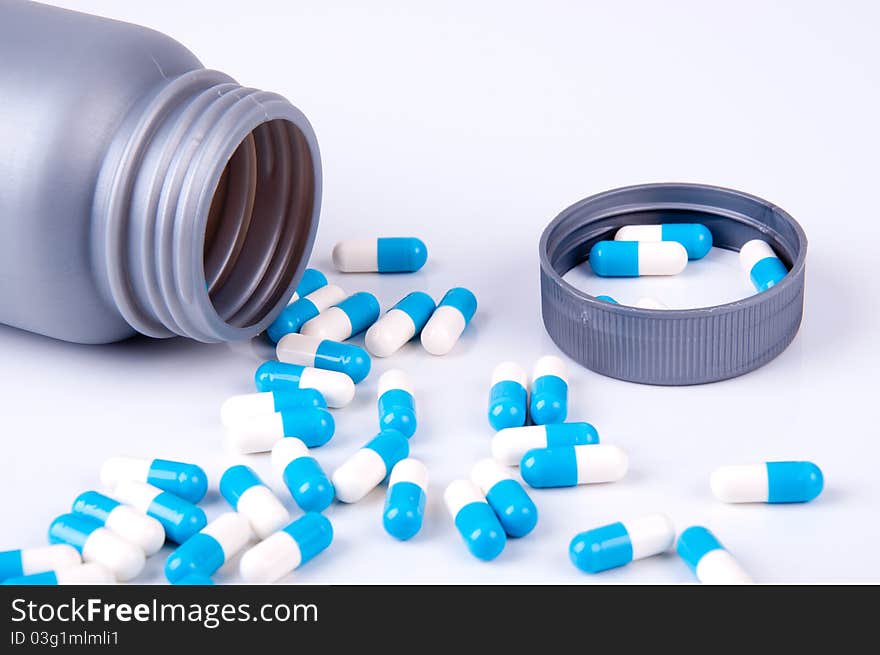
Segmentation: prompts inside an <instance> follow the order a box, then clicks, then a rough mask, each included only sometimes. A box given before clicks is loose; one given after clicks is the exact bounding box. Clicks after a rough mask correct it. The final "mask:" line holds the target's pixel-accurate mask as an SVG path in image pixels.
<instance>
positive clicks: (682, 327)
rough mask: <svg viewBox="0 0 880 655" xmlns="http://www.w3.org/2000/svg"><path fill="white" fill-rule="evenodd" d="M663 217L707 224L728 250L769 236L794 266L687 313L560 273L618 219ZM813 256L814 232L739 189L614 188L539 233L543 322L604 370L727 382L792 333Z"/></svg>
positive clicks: (677, 380)
mask: <svg viewBox="0 0 880 655" xmlns="http://www.w3.org/2000/svg"><path fill="white" fill-rule="evenodd" d="M658 223H702V224H704V225H705V226H706V227H708V228H709V230H711V232H712V237H713V240H714V245H715V246H716V247H720V248H725V249H727V250H734V251H738V250H739V249H740V246H742V245H743V244H744V243H745V242H747V241H749V240H751V239H763V240H765V241H767V242H768V243H769V244H770V245H771V246H772V247H773V249H774V250H775V251H776V254H777V255H778V256H779V258H780V259H781V260H782V261H783V262H784V263H785V265H786V266H787V267H788V269H789V273H788V275H786V276H785V278H784V279H783V280H782V281H781V282H780V283H778V284H777V285H775V286H773V287H771V288H770V289H769V290H767V291H765V292H763V293H759V294H756V295H754V296H750V297H748V298H744V299H742V300H738V301H736V302H732V303H727V304H724V305H717V306H713V307H701V308H698V309H686V310H655V309H640V308H637V307H629V306H626V305H615V304H612V303H607V302H603V301H601V300H597V299H596V298H595V297H594V296H591V295H589V294H587V293H585V292H583V291H580V290H579V289H576V288H575V287H573V286H571V285H570V284H568V283H567V282H565V281H564V280H563V279H562V276H563V275H565V273H567V272H568V271H569V270H571V269H572V268H574V267H575V266H576V265H578V264H580V263H581V262H583V261H585V260H586V259H587V258H588V255H589V252H590V248H591V247H592V246H593V244H594V243H596V242H597V241H601V240H602V239H609V238H613V234H614V232H615V231H616V230H617V228H619V227H620V226H622V225H639V224H642V225H645V224H658ZM806 255H807V237H806V235H805V234H804V231H803V229H801V227H800V225H798V224H797V222H796V221H795V220H794V219H793V218H792V217H791V216H789V215H788V214H787V213H786V212H785V211H783V210H782V209H780V208H779V207H776V206H775V205H772V204H771V203H769V202H767V201H765V200H761V199H760V198H756V197H755V196H751V195H748V194H746V193H742V192H740V191H734V190H731V189H724V188H720V187H712V186H707V185H702V184H679V183H664V184H641V185H637V186H631V187H624V188H622V189H615V190H612V191H606V192H605V193H600V194H598V195H595V196H591V197H589V198H587V199H586V200H582V201H580V202H579V203H577V204H575V205H572V206H571V207H569V208H568V209H566V210H565V211H563V212H562V213H561V214H559V216H557V217H556V218H555V219H553V221H552V222H551V223H550V224H549V225H548V226H547V228H546V229H545V230H544V234H543V235H542V236H541V244H540V257H541V303H542V313H543V317H544V326H545V327H546V329H547V333H548V334H549V335H550V337H551V338H552V339H553V341H555V342H556V345H557V346H559V348H560V349H561V350H562V351H563V352H565V353H566V354H567V355H569V356H570V357H571V358H573V359H574V360H575V361H577V362H579V363H581V364H583V365H584V366H586V367H587V368H589V369H591V370H593V371H596V372H597V373H601V374H602V375H607V376H609V377H613V378H617V379H620V380H628V381H630V382H640V383H644V384H661V385H685V384H702V383H706V382H716V381H718V380H725V379H727V378H732V377H735V376H737V375H742V374H743V373H748V372H749V371H752V370H754V369H756V368H758V367H759V366H762V365H763V364H766V363H767V362H769V361H770V360H771V359H773V358H774V357H776V356H777V355H778V354H779V353H781V352H782V351H783V350H784V349H785V348H786V346H788V344H789V343H791V341H792V339H794V336H795V334H797V331H798V328H799V327H800V323H801V317H802V315H803V303H804V264H805V260H806ZM744 275H747V273H744Z"/></svg>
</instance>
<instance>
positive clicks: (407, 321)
mask: <svg viewBox="0 0 880 655" xmlns="http://www.w3.org/2000/svg"><path fill="white" fill-rule="evenodd" d="M435 309H436V306H435V305H434V299H433V298H431V296H429V295H428V294H427V293H424V292H423V291H413V292H412V293H410V294H408V295H406V296H404V297H403V298H402V299H401V300H400V301H398V303H397V304H396V305H394V307H392V308H391V309H389V310H388V311H387V312H385V314H384V315H383V316H382V318H380V319H379V320H378V321H376V322H375V323H373V325H371V326H370V329H369V330H367V333H366V334H365V335H364V345H365V346H366V347H367V350H369V351H370V352H371V353H372V354H373V355H375V356H376V357H388V356H390V355H393V354H394V353H396V352H397V351H398V350H400V349H401V348H403V346H404V345H406V343H407V342H408V341H409V340H410V339H412V338H413V337H414V336H416V335H417V334H419V333H421V331H422V328H424V327H425V324H426V323H427V322H428V319H429V318H431V314H433V313H434V310H435Z"/></svg>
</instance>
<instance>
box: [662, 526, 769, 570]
mask: <svg viewBox="0 0 880 655" xmlns="http://www.w3.org/2000/svg"><path fill="white" fill-rule="evenodd" d="M675 549H676V550H677V551H678V554H679V556H680V557H681V558H682V559H683V560H684V561H685V563H686V564H687V565H688V566H689V567H690V568H691V570H692V571H693V572H694V575H696V576H697V580H699V581H700V582H702V583H703V584H718V585H735V584H752V579H751V577H750V576H749V574H748V573H746V572H745V571H744V570H743V568H742V566H740V564H739V562H737V561H736V560H735V559H734V557H733V555H731V554H730V553H729V552H727V551H726V550H725V549H724V546H722V545H721V542H720V541H718V539H717V538H716V537H715V535H714V534H712V533H711V532H709V530H707V529H706V528H704V527H703V526H701V525H693V526H691V527H689V528H688V529H687V530H685V531H684V532H682V533H681V535H679V537H678V544H676V547H675Z"/></svg>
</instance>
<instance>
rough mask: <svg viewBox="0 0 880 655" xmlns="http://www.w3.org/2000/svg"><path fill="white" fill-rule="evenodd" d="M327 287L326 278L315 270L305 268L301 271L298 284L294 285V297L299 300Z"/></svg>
mask: <svg viewBox="0 0 880 655" xmlns="http://www.w3.org/2000/svg"><path fill="white" fill-rule="evenodd" d="M326 286H327V276H326V275H324V274H323V273H322V272H321V271H319V270H318V269H316V268H307V269H306V270H304V271H303V274H302V277H301V278H300V279H299V284H297V285H296V295H297V296H298V297H299V298H302V297H304V296H307V295H309V294H310V293H312V291H317V290H318V289H320V288H321V287H326Z"/></svg>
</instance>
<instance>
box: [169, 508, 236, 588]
mask: <svg viewBox="0 0 880 655" xmlns="http://www.w3.org/2000/svg"><path fill="white" fill-rule="evenodd" d="M252 536H253V534H252V532H251V525H250V521H248V519H247V517H246V516H245V515H244V514H239V513H238V512H225V513H224V514H221V515H220V516H218V517H217V518H216V519H214V520H213V521H211V522H210V523H208V525H206V526H205V527H204V528H202V529H201V531H199V532H197V533H196V534H194V535H193V536H192V537H190V538H189V539H187V540H186V541H185V542H184V543H182V544H181V545H180V546H179V547H178V548H177V550H175V551H174V552H173V553H171V554H170V555H169V556H168V559H167V560H165V577H166V578H167V579H168V582H170V583H172V584H176V583H177V582H179V581H180V580H182V579H183V578H185V577H186V576H188V575H191V574H193V573H196V574H199V575H207V576H211V575H213V574H214V573H215V572H216V571H217V570H218V569H219V568H220V567H221V566H223V565H224V564H225V563H226V562H227V561H229V560H230V559H232V558H233V557H234V556H235V555H236V554H237V553H238V552H239V551H240V550H241V549H242V548H244V547H245V546H246V545H247V543H248V541H250V539H251V537H252Z"/></svg>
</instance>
